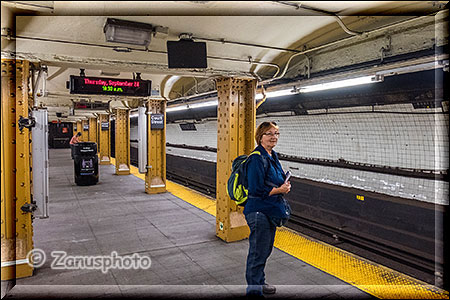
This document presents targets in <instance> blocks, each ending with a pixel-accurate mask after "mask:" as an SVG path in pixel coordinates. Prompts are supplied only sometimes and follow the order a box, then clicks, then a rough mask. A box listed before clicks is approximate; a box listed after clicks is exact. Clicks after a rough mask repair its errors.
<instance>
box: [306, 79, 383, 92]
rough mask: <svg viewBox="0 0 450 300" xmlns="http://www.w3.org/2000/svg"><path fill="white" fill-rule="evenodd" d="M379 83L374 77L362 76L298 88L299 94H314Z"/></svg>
mask: <svg viewBox="0 0 450 300" xmlns="http://www.w3.org/2000/svg"><path fill="white" fill-rule="evenodd" d="M379 81H381V80H380V79H377V78H376V77H375V76H364V77H358V78H352V79H345V80H339V81H333V82H327V83H320V84H315V85H310V86H304V87H300V93H310V92H316V91H324V90H331V89H338V88H343V87H349V86H355V85H361V84H368V83H374V82H379Z"/></svg>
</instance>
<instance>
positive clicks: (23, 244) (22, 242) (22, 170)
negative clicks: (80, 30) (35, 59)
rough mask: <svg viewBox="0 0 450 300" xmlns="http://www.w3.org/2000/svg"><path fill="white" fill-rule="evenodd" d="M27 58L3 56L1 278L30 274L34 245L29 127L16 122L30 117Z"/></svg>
mask: <svg viewBox="0 0 450 300" xmlns="http://www.w3.org/2000/svg"><path fill="white" fill-rule="evenodd" d="M29 71H30V66H29V62H28V61H21V60H17V61H14V60H3V59H2V101H1V102H2V116H1V117H2V129H1V133H2V137H1V138H2V153H1V160H2V165H1V168H2V172H1V174H2V178H1V180H2V191H1V195H2V198H1V199H2V200H1V202H2V220H1V227H2V231H1V232H2V233H1V237H2V239H1V241H2V251H1V252H2V258H1V262H2V270H1V271H2V275H1V279H2V280H8V279H14V278H21V277H27V276H31V275H32V274H33V268H32V267H31V266H30V265H28V264H27V254H28V252H29V251H31V250H32V249H33V228H32V222H31V220H32V219H31V213H29V212H25V211H22V207H24V205H25V204H30V203H31V168H30V165H31V162H30V160H31V153H30V143H31V139H30V138H31V135H30V129H28V128H26V127H23V128H20V127H19V126H18V125H17V124H18V122H19V120H21V119H22V118H25V119H28V118H29V106H28V103H29V102H28V97H29V95H28V92H29V90H28V80H29Z"/></svg>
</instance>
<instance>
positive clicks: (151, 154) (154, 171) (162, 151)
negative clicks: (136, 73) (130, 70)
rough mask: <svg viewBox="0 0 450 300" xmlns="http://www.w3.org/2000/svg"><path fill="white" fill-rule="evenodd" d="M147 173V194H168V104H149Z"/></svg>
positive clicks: (153, 101)
mask: <svg viewBox="0 0 450 300" xmlns="http://www.w3.org/2000/svg"><path fill="white" fill-rule="evenodd" d="M147 113H148V114H149V117H148V121H147V122H148V124H147V128H148V132H149V134H148V135H147V139H148V142H147V152H148V157H147V166H148V169H147V173H146V174H145V192H146V193H148V194H157V193H164V192H166V102H165V101H161V100H149V101H148V102H147Z"/></svg>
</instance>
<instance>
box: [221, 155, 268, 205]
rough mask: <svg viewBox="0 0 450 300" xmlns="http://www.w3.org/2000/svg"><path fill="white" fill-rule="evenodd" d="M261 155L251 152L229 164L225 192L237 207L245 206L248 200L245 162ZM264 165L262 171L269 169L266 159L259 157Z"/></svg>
mask: <svg viewBox="0 0 450 300" xmlns="http://www.w3.org/2000/svg"><path fill="white" fill-rule="evenodd" d="M253 154H258V155H261V153H260V152H259V151H253V152H252V153H250V154H249V155H245V154H244V155H240V156H238V157H236V158H235V159H234V160H233V163H232V164H231V175H230V177H229V178H228V182H227V192H228V196H230V198H231V200H233V201H234V202H236V204H237V205H239V206H245V204H246V203H247V199H248V180H247V162H248V158H249V157H250V156H251V155H253ZM261 157H262V159H263V163H264V170H266V173H267V169H268V167H269V163H268V161H267V158H265V157H264V155H261Z"/></svg>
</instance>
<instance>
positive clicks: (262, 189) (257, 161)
mask: <svg viewBox="0 0 450 300" xmlns="http://www.w3.org/2000/svg"><path fill="white" fill-rule="evenodd" d="M253 151H259V152H260V153H261V155H257V154H253V155H250V156H249V158H248V162H247V180H248V195H249V197H248V199H247V203H246V204H245V207H244V214H245V215H248V214H249V213H252V212H258V211H259V212H262V213H264V214H265V215H266V216H268V217H276V218H283V217H284V216H285V213H284V209H285V207H284V205H283V203H282V197H281V196H282V195H281V194H275V195H272V196H269V193H270V191H271V190H272V189H273V186H270V185H268V184H267V182H271V183H273V184H274V185H276V186H277V187H279V186H281V185H282V184H283V183H284V179H285V178H286V175H285V174H284V171H283V168H282V167H281V164H280V161H279V160H278V155H277V153H276V152H275V151H274V150H272V156H270V155H269V153H267V151H266V149H264V147H263V146H261V145H259V146H258V147H256V148H255V150H253ZM261 156H264V157H265V158H266V159H267V161H268V163H269V164H268V165H269V166H268V168H267V169H268V170H267V173H266V170H264V162H263V158H262V157H261Z"/></svg>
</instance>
